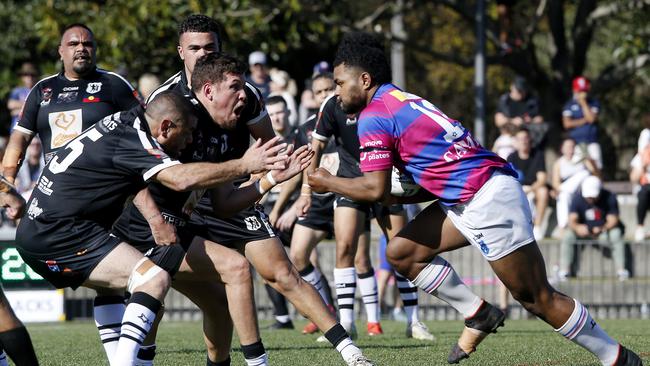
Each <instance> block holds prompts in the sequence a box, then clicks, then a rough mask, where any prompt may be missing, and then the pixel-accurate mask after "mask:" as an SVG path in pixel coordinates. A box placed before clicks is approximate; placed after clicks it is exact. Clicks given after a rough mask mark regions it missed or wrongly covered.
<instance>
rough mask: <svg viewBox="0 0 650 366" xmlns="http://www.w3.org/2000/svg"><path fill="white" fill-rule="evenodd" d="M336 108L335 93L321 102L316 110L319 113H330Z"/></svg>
mask: <svg viewBox="0 0 650 366" xmlns="http://www.w3.org/2000/svg"><path fill="white" fill-rule="evenodd" d="M335 110H336V94H332V95H330V96H329V97H327V99H325V100H324V101H323V103H321V105H320V108H319V110H318V112H319V114H322V113H324V112H328V113H332V112H334V111H335Z"/></svg>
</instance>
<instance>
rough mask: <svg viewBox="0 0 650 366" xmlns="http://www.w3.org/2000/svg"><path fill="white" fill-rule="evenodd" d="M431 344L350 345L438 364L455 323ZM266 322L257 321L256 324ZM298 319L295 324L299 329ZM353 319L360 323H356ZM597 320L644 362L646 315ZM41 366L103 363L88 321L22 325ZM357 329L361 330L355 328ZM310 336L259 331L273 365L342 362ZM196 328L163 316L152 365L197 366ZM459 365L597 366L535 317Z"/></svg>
mask: <svg viewBox="0 0 650 366" xmlns="http://www.w3.org/2000/svg"><path fill="white" fill-rule="evenodd" d="M426 323H427V325H428V326H429V328H430V329H431V330H432V332H433V333H434V334H435V335H436V337H437V340H436V342H433V343H431V342H424V341H415V340H409V339H406V338H405V337H404V335H403V333H404V323H398V322H393V321H385V322H383V323H382V325H383V328H384V332H385V334H384V335H383V336H379V337H372V338H371V337H368V336H366V335H365V334H364V332H363V331H361V332H360V336H359V339H358V340H357V344H358V345H359V346H360V347H361V348H362V349H363V350H364V351H365V353H366V355H367V356H368V357H370V358H371V359H373V360H374V361H375V362H376V363H377V365H390V366H392V365H395V366H411V365H446V364H447V363H446V359H447V353H448V352H449V349H450V348H451V346H452V345H453V344H454V342H455V341H456V339H457V338H458V335H459V334H460V331H461V329H462V323H461V322H460V321H441V322H426ZM266 324H268V323H266V322H264V323H263V324H262V326H264V325H266ZM304 324H305V322H300V321H299V322H296V327H297V329H301V328H302V326H303V325H304ZM358 325H360V326H362V324H361V323H358ZM601 325H602V326H603V327H604V328H605V329H606V330H607V331H608V332H609V333H610V335H612V336H613V337H614V338H616V339H617V340H618V341H620V342H622V343H623V344H624V345H626V346H627V347H628V348H630V349H633V350H635V351H636V352H637V353H640V354H641V355H642V358H643V359H644V361H645V363H646V364H647V363H650V321H649V320H606V321H602V322H601ZM28 329H29V331H30V333H31V336H32V339H33V341H34V345H35V347H36V351H37V353H38V356H39V359H40V361H41V363H42V365H66V366H67V365H107V364H108V362H107V361H105V357H104V353H103V348H102V347H101V344H100V342H99V336H98V335H97V331H96V329H95V327H94V325H93V324H92V323H90V322H70V323H58V324H30V325H28ZM359 329H360V330H362V328H359ZM316 337H317V336H316V335H311V336H304V335H302V334H300V332H299V330H295V331H290V330H281V331H267V330H263V331H262V338H263V340H264V344H265V346H266V349H267V351H268V352H269V355H270V361H271V363H272V364H273V365H277V366H292V365H318V366H329V365H343V362H342V360H341V358H340V357H339V355H338V354H337V353H336V351H334V350H332V349H331V347H330V346H329V343H327V344H323V343H316V342H315V339H316ZM233 345H235V346H234V351H233V353H232V360H233V362H232V364H233V365H245V364H244V360H243V357H242V355H241V352H240V351H239V349H238V348H237V345H238V342H237V340H236V339H235V340H234V341H233ZM203 347H204V346H203V339H202V336H201V326H200V324H199V323H196V322H164V323H163V324H162V326H161V328H160V331H159V334H158V354H157V356H156V365H160V366H162V365H201V366H202V365H205V353H204V348H203ZM461 365H466V366H471V365H518V366H524V365H527V366H532V365H540V366H543V365H580V366H587V365H590V366H591V365H593V366H597V365H599V363H598V362H597V360H596V358H595V357H594V356H592V355H591V354H589V353H588V352H586V351H585V350H583V349H582V348H580V347H578V346H576V345H575V344H573V343H571V342H569V341H567V340H565V339H563V338H562V337H560V336H559V335H557V334H555V332H553V331H552V330H551V329H550V327H549V326H547V325H546V324H545V323H543V322H541V321H538V320H509V321H507V322H506V327H505V328H501V329H500V330H499V333H498V334H496V335H490V336H489V337H488V338H487V339H486V340H485V341H484V342H483V343H482V344H481V346H480V347H479V349H478V351H477V352H476V353H474V354H473V355H472V356H471V357H470V358H469V359H468V360H465V361H463V362H462V363H461Z"/></svg>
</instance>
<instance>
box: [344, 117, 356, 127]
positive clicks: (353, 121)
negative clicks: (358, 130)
mask: <svg viewBox="0 0 650 366" xmlns="http://www.w3.org/2000/svg"><path fill="white" fill-rule="evenodd" d="M356 124H357V117H352V118H350V117H348V118H346V119H345V125H346V126H350V125H356Z"/></svg>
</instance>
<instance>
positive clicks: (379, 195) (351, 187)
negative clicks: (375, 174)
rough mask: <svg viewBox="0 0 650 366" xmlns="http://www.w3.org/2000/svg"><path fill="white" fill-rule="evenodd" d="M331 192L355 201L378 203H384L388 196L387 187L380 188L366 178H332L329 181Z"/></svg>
mask: <svg viewBox="0 0 650 366" xmlns="http://www.w3.org/2000/svg"><path fill="white" fill-rule="evenodd" d="M328 184H329V188H330V191H331V192H334V193H338V194H340V195H343V196H345V197H347V198H349V199H351V200H353V201H366V202H378V201H383V200H384V199H385V198H386V196H385V194H386V193H389V192H386V189H385V187H380V186H378V185H376V184H374V183H373V182H372V181H370V180H369V179H367V178H366V177H365V176H364V177H358V178H341V177H332V178H331V179H330V180H329V183H328Z"/></svg>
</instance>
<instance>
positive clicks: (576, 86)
mask: <svg viewBox="0 0 650 366" xmlns="http://www.w3.org/2000/svg"><path fill="white" fill-rule="evenodd" d="M590 87H591V86H590V83H589V79H587V78H585V77H584V76H578V77H576V78H575V79H573V97H572V98H571V100H569V101H568V102H567V103H566V104H565V105H564V108H563V109H562V125H563V126H564V129H565V130H567V132H568V133H569V137H571V138H572V139H573V140H575V142H576V143H577V144H578V150H576V154H577V155H579V156H583V155H585V154H588V155H589V157H591V158H592V159H593V160H594V161H595V162H596V165H597V166H598V168H599V169H602V167H603V158H602V153H601V151H600V145H599V144H598V125H597V124H596V123H597V122H598V113H599V112H600V103H598V101H597V100H595V99H593V98H591V97H589V96H588V95H587V93H588V92H589V89H590Z"/></svg>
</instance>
